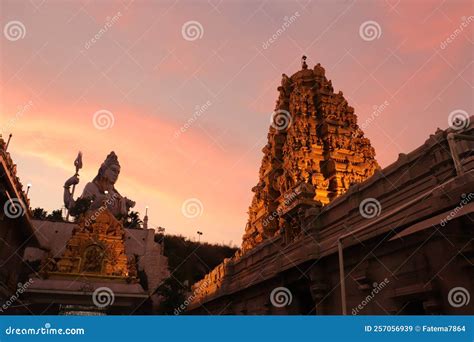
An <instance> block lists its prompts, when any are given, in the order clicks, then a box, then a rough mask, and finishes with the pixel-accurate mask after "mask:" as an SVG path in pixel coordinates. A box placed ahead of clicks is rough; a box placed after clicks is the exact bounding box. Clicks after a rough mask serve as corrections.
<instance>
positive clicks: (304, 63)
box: [301, 56, 308, 69]
mask: <svg viewBox="0 0 474 342" xmlns="http://www.w3.org/2000/svg"><path fill="white" fill-rule="evenodd" d="M306 58H307V57H306V56H303V57H301V69H308V64H306Z"/></svg>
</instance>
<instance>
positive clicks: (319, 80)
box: [242, 57, 379, 252]
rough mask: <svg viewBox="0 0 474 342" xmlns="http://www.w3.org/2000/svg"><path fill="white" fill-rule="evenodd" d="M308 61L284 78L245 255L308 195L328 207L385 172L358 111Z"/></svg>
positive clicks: (244, 245) (251, 211) (247, 232)
mask: <svg viewBox="0 0 474 342" xmlns="http://www.w3.org/2000/svg"><path fill="white" fill-rule="evenodd" d="M305 60H306V57H303V61H302V69H301V70H300V71H298V72H297V73H295V74H294V75H293V76H291V77H288V76H286V75H285V74H283V76H282V82H281V86H280V87H278V91H279V92H280V96H279V98H278V101H277V104H276V108H275V112H274V113H273V116H272V124H271V127H270V131H269V133H268V143H267V145H266V146H265V147H264V148H263V150H262V151H263V153H264V156H263V160H262V165H261V167H260V174H259V182H258V184H257V185H256V186H255V187H254V188H253V189H252V191H253V192H254V193H255V195H254V197H253V200H252V203H251V205H250V208H249V220H248V223H247V226H246V229H245V234H244V236H243V243H242V250H243V251H244V252H245V251H247V250H249V249H251V248H253V247H254V246H255V245H257V244H258V243H260V242H262V241H263V240H264V239H266V238H271V237H273V236H275V234H280V233H281V232H282V228H284V227H285V226H287V225H288V224H289V222H288V220H287V219H285V218H284V214H285V211H283V210H282V208H283V207H288V206H291V203H292V202H293V201H295V200H297V199H300V198H301V196H303V195H304V196H305V197H306V198H308V194H309V198H310V199H311V200H312V201H313V203H314V204H317V205H326V204H328V203H329V202H330V201H332V200H333V199H334V198H336V197H337V196H339V195H340V194H342V193H344V192H345V191H347V190H348V189H349V187H350V186H351V185H352V184H354V183H358V182H361V181H363V180H365V179H367V178H368V177H370V176H372V175H373V173H374V172H375V170H376V169H377V168H378V167H379V166H378V164H377V161H376V160H375V151H374V149H373V148H372V146H371V145H370V141H369V139H367V138H365V137H364V133H363V132H362V131H361V130H360V128H359V126H358V125H357V117H356V115H355V114H354V108H352V107H350V106H349V105H348V103H347V101H346V100H345V99H344V96H343V94H342V92H339V93H337V94H336V93H334V89H333V87H332V83H331V81H330V80H329V81H328V79H327V78H326V76H325V70H324V68H323V67H322V66H321V65H320V64H319V63H318V64H317V65H316V66H315V67H314V69H313V70H311V69H308V66H307V64H306V61H305ZM302 192H303V193H304V194H302ZM290 224H291V223H290ZM283 230H284V229H283ZM285 233H287V232H285Z"/></svg>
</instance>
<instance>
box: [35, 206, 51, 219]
mask: <svg viewBox="0 0 474 342" xmlns="http://www.w3.org/2000/svg"><path fill="white" fill-rule="evenodd" d="M46 216H48V212H47V211H46V210H44V209H43V208H35V209H33V218H34V219H35V220H45V219H46Z"/></svg>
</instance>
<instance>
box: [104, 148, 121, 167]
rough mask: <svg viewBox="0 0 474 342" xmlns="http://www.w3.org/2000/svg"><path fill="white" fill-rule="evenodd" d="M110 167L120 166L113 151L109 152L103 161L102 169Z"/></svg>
mask: <svg viewBox="0 0 474 342" xmlns="http://www.w3.org/2000/svg"><path fill="white" fill-rule="evenodd" d="M112 165H117V166H120V163H119V161H118V158H117V155H116V154H115V152H114V151H112V152H110V153H109V155H108V156H107V158H105V161H104V162H103V163H102V167H105V168H108V167H110V166H112Z"/></svg>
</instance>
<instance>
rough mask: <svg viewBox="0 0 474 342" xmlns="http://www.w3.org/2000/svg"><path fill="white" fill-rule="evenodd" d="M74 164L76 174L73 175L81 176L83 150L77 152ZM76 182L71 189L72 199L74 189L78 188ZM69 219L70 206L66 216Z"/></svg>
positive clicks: (72, 197)
mask: <svg viewBox="0 0 474 342" xmlns="http://www.w3.org/2000/svg"><path fill="white" fill-rule="evenodd" d="M74 166H75V167H76V173H75V174H74V176H73V177H78V176H79V170H80V169H82V152H81V151H79V153H78V154H77V158H76V160H74ZM76 184H77V183H76V182H74V183H73V185H72V191H71V197H70V198H71V199H74V191H75V190H76ZM68 220H69V208H68V211H67V216H66V221H68Z"/></svg>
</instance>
